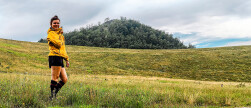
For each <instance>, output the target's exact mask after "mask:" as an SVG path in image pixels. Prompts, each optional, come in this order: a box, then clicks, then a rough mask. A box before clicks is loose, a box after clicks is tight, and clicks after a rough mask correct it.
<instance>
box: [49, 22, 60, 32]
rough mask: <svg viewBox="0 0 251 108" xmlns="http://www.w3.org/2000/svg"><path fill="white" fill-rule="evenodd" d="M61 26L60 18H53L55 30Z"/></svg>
mask: <svg viewBox="0 0 251 108" xmlns="http://www.w3.org/2000/svg"><path fill="white" fill-rule="evenodd" d="M59 26H60V21H59V20H53V21H52V23H51V27H52V28H53V29H55V30H57V29H58V28H59Z"/></svg>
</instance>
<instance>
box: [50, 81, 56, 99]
mask: <svg viewBox="0 0 251 108" xmlns="http://www.w3.org/2000/svg"><path fill="white" fill-rule="evenodd" d="M50 87H51V95H53V90H54V89H55V88H56V87H57V82H56V81H54V80H51V86H50Z"/></svg>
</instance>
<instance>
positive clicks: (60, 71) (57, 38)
mask: <svg viewBox="0 0 251 108" xmlns="http://www.w3.org/2000/svg"><path fill="white" fill-rule="evenodd" d="M50 26H51V27H50V28H49V30H48V32H47V33H48V36H47V40H48V44H49V50H50V53H49V67H50V68H51V85H50V88H51V96H50V99H52V98H56V95H57V93H58V91H59V90H60V89H61V88H62V86H63V85H64V84H65V83H66V82H67V75H66V71H65V68H64V62H63V59H64V60H65V61H66V67H69V57H68V56H67V53H66V50H65V40H64V36H63V29H62V27H60V19H59V18H58V16H56V15H55V16H54V17H52V18H51V21H50ZM59 77H60V79H61V81H59V82H58V78H59Z"/></svg>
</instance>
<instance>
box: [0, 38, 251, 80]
mask: <svg viewBox="0 0 251 108" xmlns="http://www.w3.org/2000/svg"><path fill="white" fill-rule="evenodd" d="M66 47H67V52H68V55H69V57H70V64H71V67H70V68H69V69H67V72H68V73H69V74H92V75H93V74H95V75H96V74H99V75H100V74H102V75H137V76H158V77H165V78H178V79H192V80H205V81H238V82H251V46H237V47H223V48H203V49H180V50H138V49H114V48H98V47H84V46H66ZM48 53H49V51H48V45H47V44H45V43H34V42H22V41H13V40H3V39H0V71H1V72H5V73H29V74H39V75H49V74H50V73H49V72H48V71H50V70H49V69H48V57H47V55H48Z"/></svg>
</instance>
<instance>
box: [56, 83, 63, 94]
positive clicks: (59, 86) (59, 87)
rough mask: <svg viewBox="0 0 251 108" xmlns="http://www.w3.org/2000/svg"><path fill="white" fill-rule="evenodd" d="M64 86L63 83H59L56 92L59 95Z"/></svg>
mask: <svg viewBox="0 0 251 108" xmlns="http://www.w3.org/2000/svg"><path fill="white" fill-rule="evenodd" d="M63 86H64V82H63V81H59V83H57V87H56V91H55V93H56V94H57V93H58V91H59V90H60V89H61V88H62V87H63Z"/></svg>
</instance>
